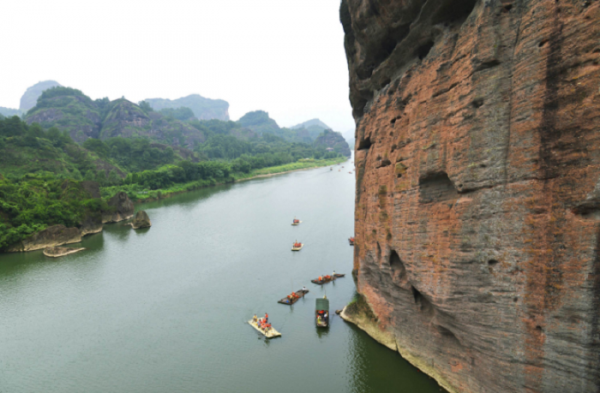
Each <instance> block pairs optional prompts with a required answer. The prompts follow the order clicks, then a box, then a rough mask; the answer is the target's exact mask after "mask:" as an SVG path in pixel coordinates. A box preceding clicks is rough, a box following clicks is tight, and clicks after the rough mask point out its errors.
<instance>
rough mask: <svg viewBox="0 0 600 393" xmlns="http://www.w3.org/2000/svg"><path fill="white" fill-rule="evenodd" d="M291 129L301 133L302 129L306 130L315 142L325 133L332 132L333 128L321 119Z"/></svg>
mask: <svg viewBox="0 0 600 393" xmlns="http://www.w3.org/2000/svg"><path fill="white" fill-rule="evenodd" d="M290 128H291V129H292V130H298V131H299V132H302V131H300V130H302V129H304V130H306V134H307V135H308V137H309V138H310V139H311V140H313V141H314V140H315V139H317V137H318V136H319V135H321V134H322V133H323V131H325V130H331V127H329V126H328V125H327V124H325V123H323V122H322V121H321V120H319V119H312V120H308V121H305V122H304V123H300V124H296V125H295V126H293V127H290Z"/></svg>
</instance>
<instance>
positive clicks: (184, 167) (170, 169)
mask: <svg viewBox="0 0 600 393" xmlns="http://www.w3.org/2000/svg"><path fill="white" fill-rule="evenodd" d="M230 175H231V165H229V164H228V163H226V162H219V161H201V162H198V163H194V162H190V161H181V162H179V163H178V164H177V165H166V166H164V167H162V168H160V169H158V170H154V171H143V172H139V173H130V174H128V175H127V177H125V179H124V180H123V184H139V185H140V186H142V187H144V188H148V189H150V190H158V189H164V188H169V187H171V186H172V185H173V184H177V183H187V182H192V181H197V180H210V179H212V180H214V181H217V182H223V181H227V180H230Z"/></svg>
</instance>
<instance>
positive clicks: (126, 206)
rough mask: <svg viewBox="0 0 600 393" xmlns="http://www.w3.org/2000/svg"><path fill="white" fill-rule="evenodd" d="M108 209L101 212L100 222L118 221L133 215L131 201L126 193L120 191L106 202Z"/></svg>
mask: <svg viewBox="0 0 600 393" xmlns="http://www.w3.org/2000/svg"><path fill="white" fill-rule="evenodd" d="M107 204H108V207H109V209H108V210H107V211H105V212H103V213H102V223H103V224H105V223H109V222H119V221H123V220H127V219H130V218H131V217H133V210H134V206H133V202H131V199H129V197H128V196H127V193H125V192H123V191H120V192H118V193H117V194H115V196H113V197H112V198H110V199H109V200H108V202H107Z"/></svg>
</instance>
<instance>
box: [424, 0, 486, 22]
mask: <svg viewBox="0 0 600 393" xmlns="http://www.w3.org/2000/svg"><path fill="white" fill-rule="evenodd" d="M475 4H477V0H452V1H445V2H444V3H443V4H442V6H441V7H440V8H438V10H437V12H436V13H435V15H434V16H433V18H432V22H433V24H434V25H437V24H438V23H448V24H453V23H460V24H462V23H463V22H464V21H465V20H466V19H467V18H468V17H469V15H471V12H472V11H473V8H475Z"/></svg>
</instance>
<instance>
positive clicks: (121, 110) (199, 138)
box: [25, 87, 206, 149]
mask: <svg viewBox="0 0 600 393" xmlns="http://www.w3.org/2000/svg"><path fill="white" fill-rule="evenodd" d="M25 121H26V122H27V123H28V124H32V123H39V124H40V125H41V126H42V127H44V128H50V127H58V128H60V129H61V130H66V131H68V132H69V135H71V138H73V139H74V140H75V141H77V142H79V143H83V142H84V141H85V140H86V139H89V138H96V139H103V140H105V139H108V138H113V137H118V136H121V137H125V138H131V137H146V138H148V139H150V140H153V141H156V142H160V143H165V144H168V145H171V146H173V147H183V148H187V149H193V148H194V147H195V146H196V144H198V143H202V142H203V141H204V140H205V139H206V138H205V136H204V134H203V133H202V132H201V131H199V130H198V129H196V128H194V127H192V126H191V125H190V124H188V123H184V122H182V121H180V120H177V119H175V118H174V117H172V116H165V115H164V114H162V113H159V112H155V111H153V110H152V108H150V107H149V106H148V105H145V106H144V109H142V107H140V106H138V105H136V104H134V103H132V102H131V101H128V100H126V99H124V98H122V99H118V100H114V101H109V100H108V99H107V98H103V99H99V100H95V101H92V99H90V98H89V97H87V96H86V95H85V94H83V93H82V92H81V91H79V90H76V89H72V88H68V87H54V88H51V89H49V90H46V91H44V93H42V95H41V96H40V98H39V100H38V103H37V105H36V106H35V107H34V108H32V109H31V110H30V111H29V112H28V113H27V115H26V116H25Z"/></svg>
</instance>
